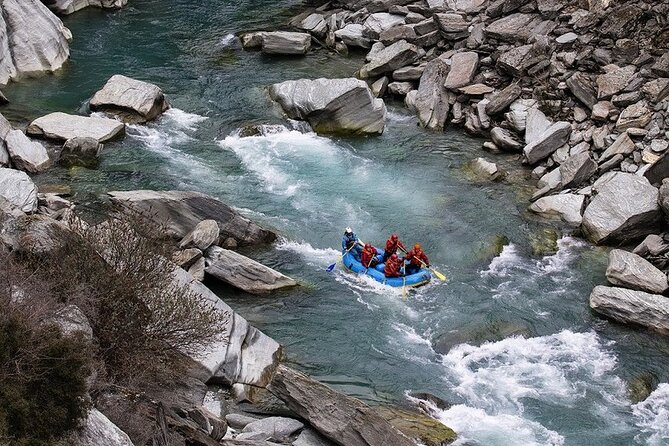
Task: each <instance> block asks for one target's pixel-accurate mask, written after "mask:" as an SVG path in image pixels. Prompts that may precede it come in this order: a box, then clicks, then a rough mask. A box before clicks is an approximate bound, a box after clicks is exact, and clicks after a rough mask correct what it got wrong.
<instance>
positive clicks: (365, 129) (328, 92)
mask: <svg viewBox="0 0 669 446" xmlns="http://www.w3.org/2000/svg"><path fill="white" fill-rule="evenodd" d="M269 94H270V97H271V98H272V99H273V100H275V101H277V102H278V103H279V105H281V107H282V108H283V110H284V111H285V112H286V114H287V115H288V116H289V117H290V118H292V119H301V120H306V121H309V124H310V125H311V127H312V128H313V129H314V130H315V131H316V132H319V133H352V134H381V133H383V129H384V127H385V118H386V106H385V104H384V103H383V100H382V99H377V98H375V97H374V95H373V94H372V91H371V90H370V89H369V86H368V85H367V84H366V83H365V82H364V81H362V80H360V79H354V78H347V79H323V78H321V79H315V80H309V79H299V80H293V81H285V82H281V83H280V84H274V85H272V86H271V87H270V89H269Z"/></svg>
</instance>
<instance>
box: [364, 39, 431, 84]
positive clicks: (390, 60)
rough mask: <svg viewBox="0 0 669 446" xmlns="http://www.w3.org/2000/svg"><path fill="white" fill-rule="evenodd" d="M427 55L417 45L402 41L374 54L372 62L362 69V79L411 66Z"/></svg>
mask: <svg viewBox="0 0 669 446" xmlns="http://www.w3.org/2000/svg"><path fill="white" fill-rule="evenodd" d="M424 55H425V51H424V50H423V49H422V48H419V47H417V46H416V45H414V44H412V43H409V42H407V41H406V40H400V41H399V42H395V43H393V44H392V45H390V46H388V47H386V48H384V49H382V50H380V51H378V52H376V53H374V54H373V55H372V56H371V60H370V61H369V63H367V64H366V65H363V67H362V68H361V69H360V77H362V78H368V77H376V76H380V75H382V74H384V73H390V72H393V71H395V70H397V69H398V68H402V67H405V66H407V65H411V64H412V63H414V62H416V61H417V60H418V59H420V58H421V57H423V56H424Z"/></svg>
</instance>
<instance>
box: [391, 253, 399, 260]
mask: <svg viewBox="0 0 669 446" xmlns="http://www.w3.org/2000/svg"><path fill="white" fill-rule="evenodd" d="M397 259H398V257H397V254H393V255H391V256H390V260H397Z"/></svg>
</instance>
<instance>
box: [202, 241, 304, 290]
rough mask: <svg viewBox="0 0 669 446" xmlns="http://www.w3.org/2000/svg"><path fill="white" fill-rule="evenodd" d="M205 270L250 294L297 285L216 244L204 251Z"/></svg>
mask: <svg viewBox="0 0 669 446" xmlns="http://www.w3.org/2000/svg"><path fill="white" fill-rule="evenodd" d="M205 258H206V262H207V267H206V268H205V272H206V273H207V274H209V275H210V276H212V277H215V278H216V279H218V280H221V281H223V282H225V283H228V284H230V285H232V286H234V287H235V288H239V289H240V290H243V291H246V292H247V293H251V294H267V293H270V292H272V291H276V290H280V289H282V288H289V287H293V286H296V285H297V282H295V281H294V280H293V279H291V278H290V277H287V276H284V275H283V274H281V273H280V272H278V271H275V270H273V269H272V268H269V267H267V266H265V265H263V264H261V263H258V262H256V261H255V260H252V259H249V258H248V257H245V256H243V255H241V254H238V253H236V252H234V251H230V250H228V249H223V248H220V247H218V246H212V247H211V248H209V249H208V250H207V251H206V252H205Z"/></svg>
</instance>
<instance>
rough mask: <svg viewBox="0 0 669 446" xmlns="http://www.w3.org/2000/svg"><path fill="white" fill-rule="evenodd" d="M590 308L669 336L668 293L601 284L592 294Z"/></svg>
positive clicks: (612, 317) (618, 319)
mask: <svg viewBox="0 0 669 446" xmlns="http://www.w3.org/2000/svg"><path fill="white" fill-rule="evenodd" d="M590 308H592V309H593V310H595V311H596V312H598V313H600V314H602V315H603V316H606V317H608V318H611V319H613V320H616V321H618V322H622V323H625V324H634V325H641V326H643V327H647V328H649V329H651V330H654V331H657V332H659V333H662V334H664V335H669V298H667V297H665V296H661V295H657V294H649V293H645V292H643V291H633V290H628V289H625V288H615V287H608V286H602V285H599V286H596V287H595V289H594V290H592V293H591V294H590Z"/></svg>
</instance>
